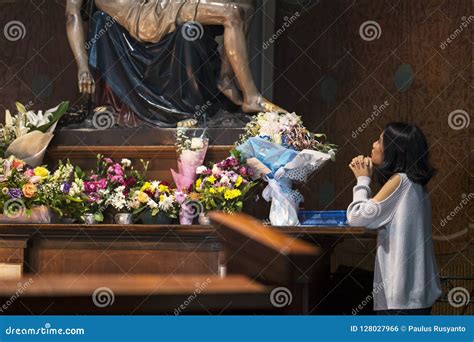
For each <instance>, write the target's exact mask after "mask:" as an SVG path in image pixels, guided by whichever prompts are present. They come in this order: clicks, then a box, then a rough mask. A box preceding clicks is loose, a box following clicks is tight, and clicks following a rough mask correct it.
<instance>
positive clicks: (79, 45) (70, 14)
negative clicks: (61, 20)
mask: <svg viewBox="0 0 474 342" xmlns="http://www.w3.org/2000/svg"><path fill="white" fill-rule="evenodd" d="M82 3H83V0H67V2H66V27H67V37H68V40H69V45H70V46H71V49H72V52H73V54H74V58H75V59H76V63H77V67H78V82H79V91H80V92H81V93H82V94H84V93H85V94H92V93H93V92H94V80H93V78H92V75H91V73H90V71H89V66H88V57H87V52H86V47H85V38H84V24H83V22H82V19H81V6H82Z"/></svg>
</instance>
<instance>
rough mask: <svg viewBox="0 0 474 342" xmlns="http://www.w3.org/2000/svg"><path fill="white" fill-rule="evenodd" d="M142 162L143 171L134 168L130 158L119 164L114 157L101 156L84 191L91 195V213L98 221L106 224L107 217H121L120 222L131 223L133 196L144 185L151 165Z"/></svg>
mask: <svg viewBox="0 0 474 342" xmlns="http://www.w3.org/2000/svg"><path fill="white" fill-rule="evenodd" d="M140 161H141V163H142V166H143V172H139V171H138V170H136V169H134V167H133V166H132V165H131V164H132V163H131V161H130V160H129V159H122V160H121V162H120V163H117V162H115V161H114V160H112V159H111V158H106V157H104V156H102V155H98V156H97V168H96V170H95V171H94V172H91V174H90V175H89V176H88V177H86V180H85V181H84V191H85V193H86V195H87V196H88V201H89V204H90V206H91V213H93V214H94V217H95V219H96V220H97V221H98V222H103V221H104V220H105V219H106V218H107V217H108V220H109V221H113V220H115V218H117V220H118V221H120V223H130V222H131V214H132V208H131V207H130V201H131V197H130V196H131V195H130V194H131V193H133V192H134V191H135V189H136V188H139V187H141V185H142V184H143V183H144V177H145V175H146V172H147V170H148V164H149V163H148V162H144V161H143V160H140ZM104 213H105V214H106V215H104ZM117 214H122V215H118V216H117Z"/></svg>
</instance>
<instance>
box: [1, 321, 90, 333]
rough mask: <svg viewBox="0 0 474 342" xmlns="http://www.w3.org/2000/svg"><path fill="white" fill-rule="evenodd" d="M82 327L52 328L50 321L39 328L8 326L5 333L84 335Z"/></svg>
mask: <svg viewBox="0 0 474 342" xmlns="http://www.w3.org/2000/svg"><path fill="white" fill-rule="evenodd" d="M85 333H86V331H85V329H84V328H64V329H63V328H53V327H51V323H45V325H44V327H40V328H15V327H12V326H9V327H8V328H6V329H5V334H6V335H84V334H85Z"/></svg>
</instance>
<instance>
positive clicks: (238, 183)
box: [235, 176, 244, 187]
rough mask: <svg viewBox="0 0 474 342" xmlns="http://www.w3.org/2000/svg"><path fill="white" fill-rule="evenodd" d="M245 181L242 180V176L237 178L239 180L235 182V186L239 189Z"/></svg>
mask: <svg viewBox="0 0 474 342" xmlns="http://www.w3.org/2000/svg"><path fill="white" fill-rule="evenodd" d="M243 180H244V179H243V178H242V176H239V177H237V180H236V181H235V186H237V187H239V186H240V184H242V181H243Z"/></svg>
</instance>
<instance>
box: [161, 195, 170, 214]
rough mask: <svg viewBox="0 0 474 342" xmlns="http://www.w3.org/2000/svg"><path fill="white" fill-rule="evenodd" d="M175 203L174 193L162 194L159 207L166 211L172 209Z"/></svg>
mask: <svg viewBox="0 0 474 342" xmlns="http://www.w3.org/2000/svg"><path fill="white" fill-rule="evenodd" d="M173 205H174V197H173V196H172V195H160V202H159V203H158V207H159V208H160V209H161V210H163V211H164V212H167V211H170V210H171V209H172V208H173Z"/></svg>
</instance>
